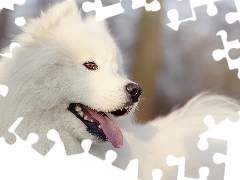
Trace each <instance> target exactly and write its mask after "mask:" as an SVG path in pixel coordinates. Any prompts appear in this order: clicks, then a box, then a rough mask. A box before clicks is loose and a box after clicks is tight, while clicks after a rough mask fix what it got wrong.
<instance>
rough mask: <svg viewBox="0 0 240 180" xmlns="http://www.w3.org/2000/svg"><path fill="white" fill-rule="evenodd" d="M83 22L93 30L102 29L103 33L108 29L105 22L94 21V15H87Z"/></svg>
mask: <svg viewBox="0 0 240 180" xmlns="http://www.w3.org/2000/svg"><path fill="white" fill-rule="evenodd" d="M84 22H85V23H86V24H87V25H89V26H91V27H93V28H96V29H102V30H104V31H106V30H107V29H108V28H107V22H106V21H105V20H102V21H97V20H96V16H95V15H88V16H87V17H86V18H85V20H84Z"/></svg>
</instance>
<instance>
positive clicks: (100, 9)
mask: <svg viewBox="0 0 240 180" xmlns="http://www.w3.org/2000/svg"><path fill="white" fill-rule="evenodd" d="M82 9H83V11H84V12H90V11H95V12H96V18H97V20H98V21H101V20H104V19H106V18H109V17H112V16H116V15H119V14H122V13H124V9H123V7H122V5H121V0H120V2H119V3H116V4H112V5H109V6H105V7H104V6H103V4H102V1H101V0H95V1H94V2H93V3H92V2H84V3H83V4H82Z"/></svg>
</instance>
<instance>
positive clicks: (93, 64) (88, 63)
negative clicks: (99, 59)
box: [83, 62, 98, 70]
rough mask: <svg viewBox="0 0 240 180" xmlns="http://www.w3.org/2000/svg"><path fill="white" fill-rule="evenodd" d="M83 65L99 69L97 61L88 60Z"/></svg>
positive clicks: (90, 68)
mask: <svg viewBox="0 0 240 180" xmlns="http://www.w3.org/2000/svg"><path fill="white" fill-rule="evenodd" d="M83 65H84V66H85V67H86V68H87V69H89V70H97V69H98V66H97V65H96V63H95V62H86V63H84V64H83Z"/></svg>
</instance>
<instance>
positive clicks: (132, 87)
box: [126, 83, 142, 103]
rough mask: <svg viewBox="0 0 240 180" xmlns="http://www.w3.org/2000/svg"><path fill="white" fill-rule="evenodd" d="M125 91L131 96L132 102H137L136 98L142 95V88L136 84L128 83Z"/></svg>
mask: <svg viewBox="0 0 240 180" xmlns="http://www.w3.org/2000/svg"><path fill="white" fill-rule="evenodd" d="M126 90H127V92H129V94H130V95H131V99H132V102H133V103H135V102H138V98H139V96H140V95H141V94H142V88H141V87H140V86H139V85H138V84H134V83H129V84H128V85H127V86H126Z"/></svg>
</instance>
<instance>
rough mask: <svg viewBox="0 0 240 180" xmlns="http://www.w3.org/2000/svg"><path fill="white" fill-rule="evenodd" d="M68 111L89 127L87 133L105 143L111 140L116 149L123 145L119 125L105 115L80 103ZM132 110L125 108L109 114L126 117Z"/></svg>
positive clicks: (71, 106) (73, 105) (72, 105)
mask: <svg viewBox="0 0 240 180" xmlns="http://www.w3.org/2000/svg"><path fill="white" fill-rule="evenodd" d="M68 110H69V111H70V112H72V113H73V114H74V115H75V116H76V117H77V118H78V119H80V120H81V121H82V122H83V123H84V124H85V125H86V127H87V131H88V132H89V133H90V134H92V135H94V136H96V137H97V138H98V139H99V140H101V141H103V142H105V141H107V140H109V141H110V142H111V143H112V145H113V146H114V147H115V148H119V147H121V146H122V145H123V136H122V132H121V130H120V129H119V128H118V127H117V125H116V124H115V123H114V122H113V121H112V120H111V119H110V118H109V117H108V116H107V115H106V114H105V113H104V112H98V111H96V110H93V109H91V108H89V107H87V106H85V105H83V104H80V103H71V104H70V105H69V107H68ZM129 111H130V108H127V107H126V108H123V109H119V110H116V111H112V112H109V113H111V114H113V115H114V116H117V117H119V116H124V115H125V114H127V113H128V112H129Z"/></svg>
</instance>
